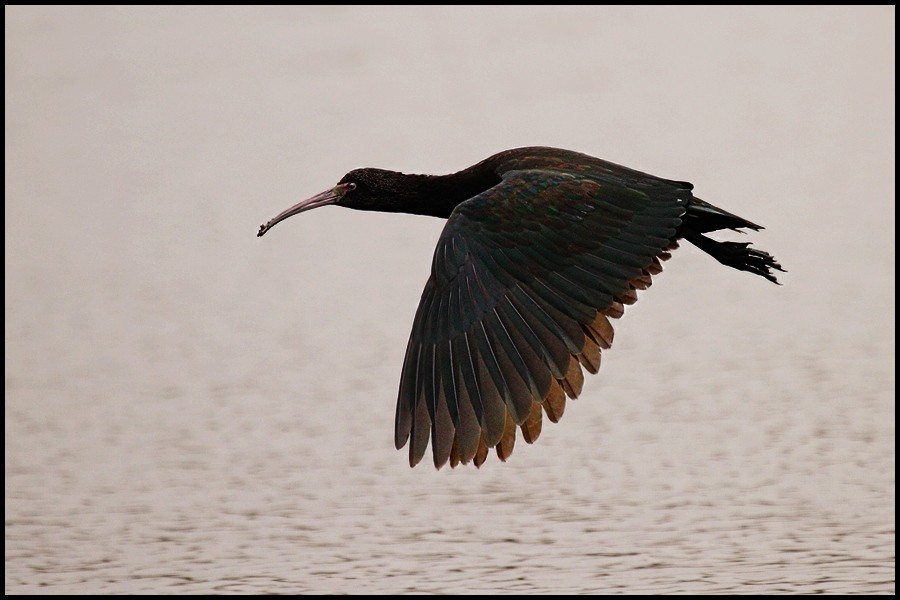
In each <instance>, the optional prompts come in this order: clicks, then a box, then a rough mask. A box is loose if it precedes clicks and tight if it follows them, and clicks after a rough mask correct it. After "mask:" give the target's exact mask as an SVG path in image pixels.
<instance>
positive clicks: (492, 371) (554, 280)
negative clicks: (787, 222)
mask: <svg viewBox="0 0 900 600" xmlns="http://www.w3.org/2000/svg"><path fill="white" fill-rule="evenodd" d="M692 189H693V186H692V185H691V184H690V183H687V182H684V181H672V180H669V179H662V178H660V177H656V176H654V175H649V174H647V173H642V172H640V171H636V170H633V169H629V168H627V167H623V166H621V165H617V164H614V163H611V162H607V161H605V160H601V159H599V158H594V157H592V156H588V155H586V154H581V153H578V152H573V151H570V150H561V149H556V148H546V147H529V148H516V149H513V150H506V151H504V152H500V153H498V154H495V155H493V156H491V157H490V158H487V159H485V160H483V161H481V162H479V163H478V164H476V165H474V166H471V167H469V168H467V169H463V170H462V171H459V172H457V173H452V174H450V175H407V174H404V173H398V172H395V171H387V170H382V169H371V168H368V169H356V170H353V171H350V172H349V173H347V174H346V175H344V177H343V178H341V180H340V181H339V182H338V184H337V185H336V186H334V187H333V188H331V189H330V190H328V191H325V192H323V193H321V194H318V195H316V196H313V197H312V198H309V199H308V200H304V201H302V202H300V203H299V204H296V205H295V206H293V207H291V208H289V209H287V210H285V211H284V212H282V213H281V214H279V215H277V216H276V217H274V218H273V219H271V220H270V221H269V222H267V223H266V224H264V225H262V226H261V227H260V228H259V232H258V234H257V235H258V236H262V235H263V234H265V233H266V232H267V231H269V229H271V228H272V227H273V226H274V225H275V224H276V223H279V222H280V221H283V220H284V219H286V218H288V217H290V216H292V215H296V214H299V213H301V212H305V211H307V210H311V209H313V208H318V207H320V206H327V205H331V204H334V205H337V206H345V207H347V208H354V209H357V210H375V211H382V212H402V213H411V214H416V215H426V216H432V217H440V218H442V219H447V223H446V225H445V226H444V229H443V231H442V233H441V236H440V238H439V239H438V242H437V247H436V248H435V251H434V259H433V263H432V268H431V275H430V277H429V278H428V281H427V282H426V283H425V290H424V291H423V292H422V298H421V300H420V302H419V306H418V309H417V311H416V316H415V319H414V321H413V326H412V333H411V335H410V338H409V344H408V346H407V350H406V357H405V359H404V361H403V370H402V372H401V376H400V391H399V394H398V398H397V409H396V416H395V424H394V442H395V445H396V447H397V449H398V450H399V449H401V448H402V447H403V446H404V445H405V444H406V443H407V442H408V443H409V464H410V466H415V465H416V464H417V463H418V462H419V461H420V460H421V459H422V457H423V456H424V455H425V452H426V449H427V447H428V443H429V441H430V442H431V450H432V456H433V460H434V465H435V467H436V468H440V467H441V466H443V465H444V464H446V463H447V462H448V461H449V462H450V465H451V466H453V467H455V466H456V465H458V464H459V463H462V464H467V463H469V462H472V463H474V464H475V466H481V464H482V463H483V462H484V461H485V459H486V457H487V455H488V451H489V449H491V448H495V449H496V453H497V456H498V457H499V458H500V460H502V461H505V460H506V459H507V458H508V457H509V456H510V454H511V453H512V451H513V446H514V444H515V439H516V430H517V429H519V430H521V432H522V437H523V438H524V439H525V441H526V442H527V443H529V444H530V443H533V442H534V441H535V440H536V439H537V438H538V436H539V435H540V433H541V423H542V420H543V415H546V416H547V418H548V419H549V420H550V421H552V422H554V423H555V422H556V421H557V420H558V419H559V418H560V417H561V416H562V415H563V411H564V410H565V406H566V397H568V398H575V397H577V396H578V394H579V393H580V392H581V389H582V385H583V383H584V374H583V372H582V369H585V370H587V371H588V372H590V373H596V372H597V370H598V369H599V368H600V357H601V355H602V353H603V351H604V350H607V349H609V348H610V346H611V345H612V342H613V327H612V324H611V321H610V320H611V319H618V318H619V317H621V316H622V315H623V313H624V306H625V305H628V304H633V303H634V302H635V301H636V300H637V292H638V290H644V289H646V288H647V287H649V286H650V284H651V282H652V277H653V276H654V275H657V274H659V273H660V272H661V271H662V262H663V261H665V260H668V259H669V258H670V256H671V252H672V250H674V249H675V248H677V247H678V241H679V240H682V239H684V240H687V241H688V242H690V243H692V244H694V245H695V246H697V247H698V248H700V249H701V250H703V251H704V252H706V253H707V254H709V255H711V256H712V257H713V258H715V259H716V260H718V261H719V262H720V263H722V264H723V265H727V266H729V267H732V268H735V269H739V270H742V271H749V272H750V273H754V274H756V275H760V276H761V277H765V278H766V279H768V280H769V281H772V282H774V283H778V281H777V280H776V278H775V275H774V274H773V270H777V271H784V269H783V268H782V267H781V265H780V264H778V262H777V261H776V260H775V258H774V257H772V256H771V255H770V254H768V253H767V252H763V251H762V250H756V249H753V248H751V247H750V244H749V243H747V242H729V241H717V240H714V239H712V238H710V237H708V236H706V235H704V234H706V233H708V232H710V231H716V230H720V229H732V230H735V231H740V230H742V229H752V230H760V229H762V227H761V226H759V225H756V224H755V223H752V222H750V221H748V220H746V219H744V218H742V217H739V216H737V215H734V214H732V213H729V212H727V211H724V210H722V209H721V208H717V207H715V206H713V205H712V204H709V203H708V202H704V201H703V200H700V199H699V198H697V197H695V196H694V195H693V193H692Z"/></svg>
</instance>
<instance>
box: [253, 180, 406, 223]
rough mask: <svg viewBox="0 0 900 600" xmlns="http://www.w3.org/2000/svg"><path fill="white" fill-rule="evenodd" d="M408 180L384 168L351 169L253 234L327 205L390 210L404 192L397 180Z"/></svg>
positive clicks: (399, 181) (403, 187)
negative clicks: (338, 179) (332, 184)
mask: <svg viewBox="0 0 900 600" xmlns="http://www.w3.org/2000/svg"><path fill="white" fill-rule="evenodd" d="M410 177H411V176H409V175H404V174H403V173H397V172H396V171H386V170H384V169H354V170H353V171H350V172H349V173H347V174H346V175H344V176H343V177H342V178H341V180H340V181H339V182H338V184H337V185H336V186H334V187H333V188H331V189H330V190H326V191H324V192H322V193H321V194H316V195H315V196H313V197H312V198H308V199H306V200H303V201H302V202H298V203H297V204H295V205H294V206H292V207H290V208H289V209H287V210H286V211H284V212H282V213H280V214H278V215H277V216H275V217H274V218H272V219H270V220H269V221H268V222H267V223H265V224H263V225H260V227H259V232H258V233H257V234H256V235H257V236H262V235H264V234H265V233H266V232H267V231H269V230H270V229H271V228H272V227H274V226H275V224H276V223H278V222H280V221H283V220H285V219H287V218H288V217H292V216H294V215H296V214H299V213H302V212H305V211H307V210H312V209H314V208H319V207H320V206H328V205H329V204H335V205H337V206H345V207H347V208H355V209H357V210H390V207H391V206H392V205H393V204H395V203H396V202H397V201H398V196H402V195H403V191H404V190H405V189H408V187H405V186H403V185H401V181H404V180H405V181H406V182H407V183H408V179H409V178H410Z"/></svg>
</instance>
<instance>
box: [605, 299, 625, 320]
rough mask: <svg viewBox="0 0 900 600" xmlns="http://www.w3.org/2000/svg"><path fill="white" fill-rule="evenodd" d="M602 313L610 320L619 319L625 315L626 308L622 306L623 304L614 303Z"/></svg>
mask: <svg viewBox="0 0 900 600" xmlns="http://www.w3.org/2000/svg"><path fill="white" fill-rule="evenodd" d="M601 312H602V313H603V314H604V315H606V316H607V317H609V318H610V319H618V318H620V317H621V316H622V315H624V314H625V307H624V306H622V303H621V302H613V303H612V304H610V305H609V306H607V307H606V308H604V309H603V310H602V311H601Z"/></svg>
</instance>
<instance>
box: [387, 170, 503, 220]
mask: <svg viewBox="0 0 900 600" xmlns="http://www.w3.org/2000/svg"><path fill="white" fill-rule="evenodd" d="M475 167H480V165H475ZM475 167H470V168H468V169H465V170H463V171H459V172H457V173H451V174H450V175H402V178H403V185H402V186H399V187H398V191H397V192H396V194H395V196H394V198H393V199H392V201H391V205H390V206H389V207H382V208H381V209H380V210H387V211H389V212H403V213H409V214H413V215H425V216H429V217H440V218H442V219H446V218H448V217H449V216H450V213H452V212H453V209H454V208H456V207H457V206H458V205H459V204H460V203H461V202H464V201H466V200H468V199H469V198H472V197H473V196H477V195H478V194H480V193H481V192H484V191H486V190H488V189H490V188H491V187H493V186H495V185H497V184H498V183H500V176H498V175H497V174H496V173H494V172H493V170H489V169H483V168H478V169H476V168H475Z"/></svg>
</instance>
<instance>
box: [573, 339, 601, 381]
mask: <svg viewBox="0 0 900 600" xmlns="http://www.w3.org/2000/svg"><path fill="white" fill-rule="evenodd" d="M585 333H588V332H587V328H585ZM578 360H579V361H580V362H581V364H582V365H583V366H584V368H585V369H587V370H588V372H589V373H596V372H597V371H599V370H600V346H599V345H598V344H597V342H595V341H594V340H593V339H591V336H590V334H589V333H588V335H585V336H584V347H583V348H582V349H581V354H579V355H578Z"/></svg>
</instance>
